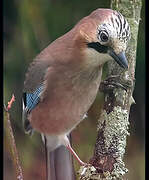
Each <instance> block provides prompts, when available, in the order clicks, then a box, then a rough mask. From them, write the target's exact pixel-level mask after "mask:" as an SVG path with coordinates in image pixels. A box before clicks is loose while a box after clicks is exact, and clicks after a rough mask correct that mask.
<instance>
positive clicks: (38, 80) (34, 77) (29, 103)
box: [22, 60, 50, 134]
mask: <svg viewBox="0 0 149 180" xmlns="http://www.w3.org/2000/svg"><path fill="white" fill-rule="evenodd" d="M49 66H50V65H49V63H48V62H47V61H41V60H40V61H39V60H35V61H33V62H32V63H31V64H30V66H29V69H28V71H27V73H26V79H25V82H24V89H23V97H22V104H23V113H22V120H23V126H24V130H25V132H26V133H28V134H32V132H33V128H32V127H31V125H30V122H29V120H28V118H27V117H28V114H29V113H30V112H31V110H32V109H33V108H35V107H36V105H37V104H38V103H39V102H40V97H41V94H42V92H43V90H44V86H45V85H44V77H45V74H46V72H47V69H48V68H49Z"/></svg>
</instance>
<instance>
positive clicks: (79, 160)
mask: <svg viewBox="0 0 149 180" xmlns="http://www.w3.org/2000/svg"><path fill="white" fill-rule="evenodd" d="M67 149H68V150H69V151H70V152H71V153H72V155H73V156H74V158H75V159H76V160H77V161H78V162H79V164H80V165H81V166H84V165H86V163H84V162H83V161H82V160H81V159H80V158H79V156H78V155H77V154H76V152H75V151H74V150H73V149H72V147H71V146H70V145H67Z"/></svg>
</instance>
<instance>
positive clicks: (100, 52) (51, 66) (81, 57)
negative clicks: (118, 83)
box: [22, 8, 131, 179]
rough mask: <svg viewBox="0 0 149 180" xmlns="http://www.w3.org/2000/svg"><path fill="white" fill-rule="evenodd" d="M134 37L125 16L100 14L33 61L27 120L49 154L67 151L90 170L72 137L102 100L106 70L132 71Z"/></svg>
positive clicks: (28, 79) (27, 85)
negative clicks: (110, 66)
mask: <svg viewBox="0 0 149 180" xmlns="http://www.w3.org/2000/svg"><path fill="white" fill-rule="evenodd" d="M130 34H131V33H130V26H129V24H128V22H127V20H126V19H125V18H124V16H123V15H122V14H121V13H120V12H118V11H115V10H112V9H106V8H98V9H96V10H94V11H93V12H91V13H90V14H89V15H88V16H86V17H84V18H82V19H81V20H80V21H79V22H78V23H77V24H76V25H75V26H74V27H73V28H72V29H71V30H70V31H68V32H67V33H66V34H64V35H62V36H61V37H59V38H57V39H56V40H55V41H53V42H52V43H51V44H50V45H48V46H47V47H46V48H45V49H43V50H42V51H41V52H40V53H39V54H38V55H37V56H36V57H35V58H34V59H33V62H32V63H31V64H30V65H29V68H28V70H27V73H26V75H25V81H24V89H23V98H22V102H23V114H22V119H23V123H24V129H25V132H26V133H29V134H32V133H33V132H34V131H37V132H39V133H41V134H42V135H43V136H44V137H45V141H46V144H47V147H48V152H54V151H55V150H56V149H58V148H59V147H62V146H63V147H66V148H67V149H68V150H69V151H70V152H71V153H72V154H73V156H74V157H75V158H76V159H77V161H78V162H79V163H80V165H85V164H86V163H84V162H83V161H82V160H80V158H79V157H78V156H77V154H76V153H75V151H74V150H73V149H72V147H71V144H70V141H69V138H68V137H69V134H70V133H71V132H72V130H73V129H74V128H76V126H77V125H78V124H79V123H81V121H82V120H83V119H85V117H86V114H87V112H88V110H89V108H90V107H91V105H92V104H93V102H94V100H95V98H96V96H97V93H98V91H99V86H100V83H101V78H102V69H103V65H104V64H105V63H106V62H107V61H116V62H117V63H118V64H119V65H120V67H122V68H123V69H124V70H127V68H128V61H127V58H126V55H125V51H126V48H127V46H128V41H129V39H130ZM49 158H50V157H49ZM49 158H48V159H49ZM49 179H50V178H49Z"/></svg>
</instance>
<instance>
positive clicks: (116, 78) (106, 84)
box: [99, 75, 132, 92]
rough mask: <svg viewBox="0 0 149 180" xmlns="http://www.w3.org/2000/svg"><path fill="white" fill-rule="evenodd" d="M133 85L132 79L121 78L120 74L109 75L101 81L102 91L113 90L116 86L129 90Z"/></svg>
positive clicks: (100, 88)
mask: <svg viewBox="0 0 149 180" xmlns="http://www.w3.org/2000/svg"><path fill="white" fill-rule="evenodd" d="M131 87H132V81H130V79H121V77H120V75H112V76H109V77H107V78H106V79H105V80H104V81H102V82H101V83H100V87H99V90H100V91H102V92H109V91H113V90H114V89H115V88H122V89H124V90H125V91H127V89H128V88H131Z"/></svg>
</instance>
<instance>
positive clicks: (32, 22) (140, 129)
mask: <svg viewBox="0 0 149 180" xmlns="http://www.w3.org/2000/svg"><path fill="white" fill-rule="evenodd" d="M99 7H100V8H109V7H110V1H109V0H100V1H99V0H92V1H91V0H21V1H19V0H11V1H10V0H5V1H3V10H4V11H3V22H4V30H3V32H4V33H3V38H4V45H3V46H4V100H5V102H8V100H9V99H10V98H11V95H12V93H14V94H15V97H16V102H15V103H14V104H13V107H12V109H11V116H12V126H13V130H14V135H15V139H16V144H17V149H18V151H19V156H20V160H21V163H22V167H23V171H24V177H25V179H29V180H34V179H36V180H41V179H45V159H44V158H45V157H44V147H43V144H42V141H41V138H40V135H39V134H37V133H35V135H34V136H33V137H28V136H27V135H25V134H24V132H23V129H22V121H21V95H22V87H23V81H24V74H25V72H26V69H27V67H28V64H29V63H30V62H31V61H32V59H33V58H34V57H35V56H36V55H37V54H38V53H39V52H40V51H41V50H42V49H44V48H45V47H46V46H47V45H48V44H49V43H51V42H52V41H53V40H55V39H56V38H58V37H59V36H61V35H63V34H64V33H66V32H67V31H69V30H70V29H71V28H72V27H73V26H74V25H75V24H76V23H77V22H78V21H79V20H80V19H81V18H83V17H84V16H87V15H88V14H89V13H91V12H92V11H93V10H95V9H97V8H99ZM144 11H145V5H144V0H143V7H142V12H141V21H140V28H139V36H138V48H137V63H136V76H135V77H136V86H135V90H134V99H135V101H136V104H135V105H132V107H131V113H130V128H129V132H130V136H129V137H128V138H127V148H126V153H125V156H124V160H125V163H126V167H127V168H128V169H129V173H128V175H127V177H128V179H130V180H144V179H145V177H144V176H145V175H144V174H145V172H144V171H145V167H144V166H145V157H144V131H145V129H144V121H145V45H144V41H145V35H144V33H145V25H144V21H145V17H144V16H145V15H144V14H145V13H144ZM102 100H103V97H102V94H100V95H98V96H97V98H96V101H95V103H94V104H93V106H92V107H91V109H90V110H89V113H88V118H87V119H86V120H85V121H83V122H82V123H81V124H80V125H79V126H78V127H77V128H76V129H75V130H74V131H73V147H74V149H75V150H76V152H78V154H79V156H80V157H81V159H82V160H84V161H88V160H89V159H90V157H91V156H92V154H93V150H94V144H95V141H96V134H97V132H96V124H97V119H98V117H99V112H100V107H101V105H102ZM75 168H76V171H77V170H78V169H79V167H78V164H77V163H76V162H75ZM4 180H15V169H14V167H13V165H12V161H11V156H10V151H9V145H8V141H7V138H6V135H5V129H4Z"/></svg>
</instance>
